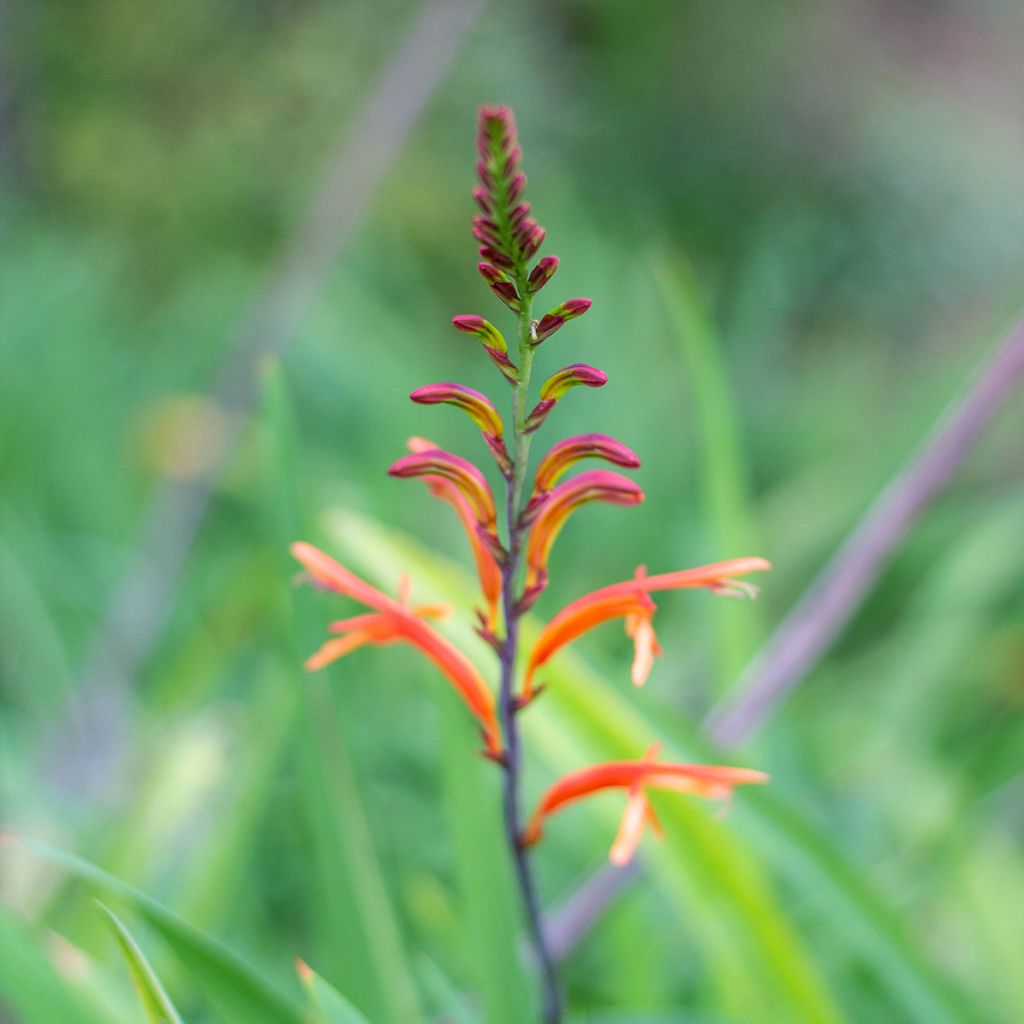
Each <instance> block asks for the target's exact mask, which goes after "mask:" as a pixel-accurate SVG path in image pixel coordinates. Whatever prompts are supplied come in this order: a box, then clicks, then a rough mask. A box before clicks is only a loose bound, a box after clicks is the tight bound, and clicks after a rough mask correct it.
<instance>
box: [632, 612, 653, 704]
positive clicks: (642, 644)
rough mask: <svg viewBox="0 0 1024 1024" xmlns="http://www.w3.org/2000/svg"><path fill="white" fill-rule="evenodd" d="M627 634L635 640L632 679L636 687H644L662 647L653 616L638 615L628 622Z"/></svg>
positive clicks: (647, 614)
mask: <svg viewBox="0 0 1024 1024" xmlns="http://www.w3.org/2000/svg"><path fill="white" fill-rule="evenodd" d="M626 632H627V634H628V635H629V636H630V637H631V638H632V640H633V648H634V652H635V653H634V655H633V667H632V669H631V670H630V677H631V678H632V680H633V685H634V686H643V685H644V683H646V682H647V677H648V676H649V675H650V674H651V669H652V668H653V667H654V659H655V658H656V657H658V656H659V655H660V654H661V646H660V645H659V644H658V638H657V636H656V635H655V633H654V623H653V621H652V620H651V614H650V613H649V612H648V613H646V614H639V613H638V614H636V615H632V616H630V617H629V619H627V620H626Z"/></svg>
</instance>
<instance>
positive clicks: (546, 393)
mask: <svg viewBox="0 0 1024 1024" xmlns="http://www.w3.org/2000/svg"><path fill="white" fill-rule="evenodd" d="M607 383H608V374H607V373H605V372H604V370H599V369H598V368H597V367H596V366H588V365H587V364H586V363H573V364H572V365H571V366H566V367H565V368H563V369H561V370H559V371H558V373H553V374H552V375H551V376H550V377H548V379H547V380H546V381H544V383H543V384H542V385H541V387H540V397H541V398H542V399H551V400H553V401H557V400H558V399H559V398H561V397H562V395H564V394H565V393H566V391H568V390H569V389H570V388H574V387H578V386H583V387H587V388H600V387H604V385H605V384H607Z"/></svg>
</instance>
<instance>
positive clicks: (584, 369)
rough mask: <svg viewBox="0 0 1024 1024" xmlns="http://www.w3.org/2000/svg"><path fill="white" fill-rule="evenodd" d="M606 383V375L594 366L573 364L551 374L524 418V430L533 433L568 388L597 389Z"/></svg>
mask: <svg viewBox="0 0 1024 1024" xmlns="http://www.w3.org/2000/svg"><path fill="white" fill-rule="evenodd" d="M607 383H608V374H606V373H605V372H604V371H603V370H599V369H597V367H596V366H588V365H587V364H586V363H573V364H572V365H571V366H566V367H565V368H564V369H562V370H559V371H558V373H556V374H553V375H552V376H550V377H548V379H547V380H546V381H544V383H543V385H542V386H541V389H540V401H539V402H538V403H537V404H536V405H535V406H534V407H533V411H532V412H531V413H530V415H529V416H527V417H526V424H525V427H524V429H525V430H526V432H527V433H528V434H531V433H533V431H535V430H536V429H537V428H538V427H539V426H540V425H541V424H542V423H543V422H544V420H545V419H547V415H548V413H549V412H551V410H552V409H553V408H554V407H555V403H556V402H557V401H558V400H559V399H560V398H561V397H562V395H564V394H565V393H566V391H568V390H569V389H570V388H574V387H577V386H578V385H582V386H584V387H588V388H599V387H602V386H604V385H605V384H607Z"/></svg>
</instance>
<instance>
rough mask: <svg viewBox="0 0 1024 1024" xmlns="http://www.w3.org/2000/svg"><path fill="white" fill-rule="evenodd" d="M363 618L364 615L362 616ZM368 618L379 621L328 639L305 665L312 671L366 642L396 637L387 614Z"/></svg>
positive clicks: (371, 642) (376, 641)
mask: <svg viewBox="0 0 1024 1024" xmlns="http://www.w3.org/2000/svg"><path fill="white" fill-rule="evenodd" d="M360 618H362V616H360ZM366 618H368V619H370V618H373V619H376V620H377V622H376V623H374V624H373V625H369V626H367V627H365V628H363V629H357V630H355V631H353V632H351V633H348V634H346V635H345V636H340V637H336V638H335V639H333V640H328V641H327V642H326V643H325V644H324V645H323V646H322V647H321V648H320V650H318V651H317V652H316V653H315V654H312V655H310V656H309V657H308V658H307V659H306V661H305V667H306V669H307V670H308V671H310V672H316V671H317V670H318V669H321V668H324V667H325V666H326V665H330V664H331V662H334V661H337V660H338V659H339V658H344V657H345V655H346V654H349V653H351V652H352V651H354V650H356V649H357V648H359V647H363V646H364V645H366V644H373V643H382V642H384V641H385V640H387V639H392V640H393V639H395V637H396V636H397V633H396V631H395V627H394V625H393V624H392V623H391V622H389V621H388V619H387V618H386V617H385V616H382V615H373V616H370V615H368V616H366Z"/></svg>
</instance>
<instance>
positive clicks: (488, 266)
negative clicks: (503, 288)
mask: <svg viewBox="0 0 1024 1024" xmlns="http://www.w3.org/2000/svg"><path fill="white" fill-rule="evenodd" d="M476 269H477V270H478V271H479V272H480V276H481V277H482V278H483V279H484V280H485V281H486V282H487V283H488V284H498V283H499V282H500V281H507V280H508V278H507V277H506V276H505V274H504V273H503V272H502V271H501V270H500V269H499V268H498V267H496V266H495V265H494V264H493V263H478V264H477V265H476Z"/></svg>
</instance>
